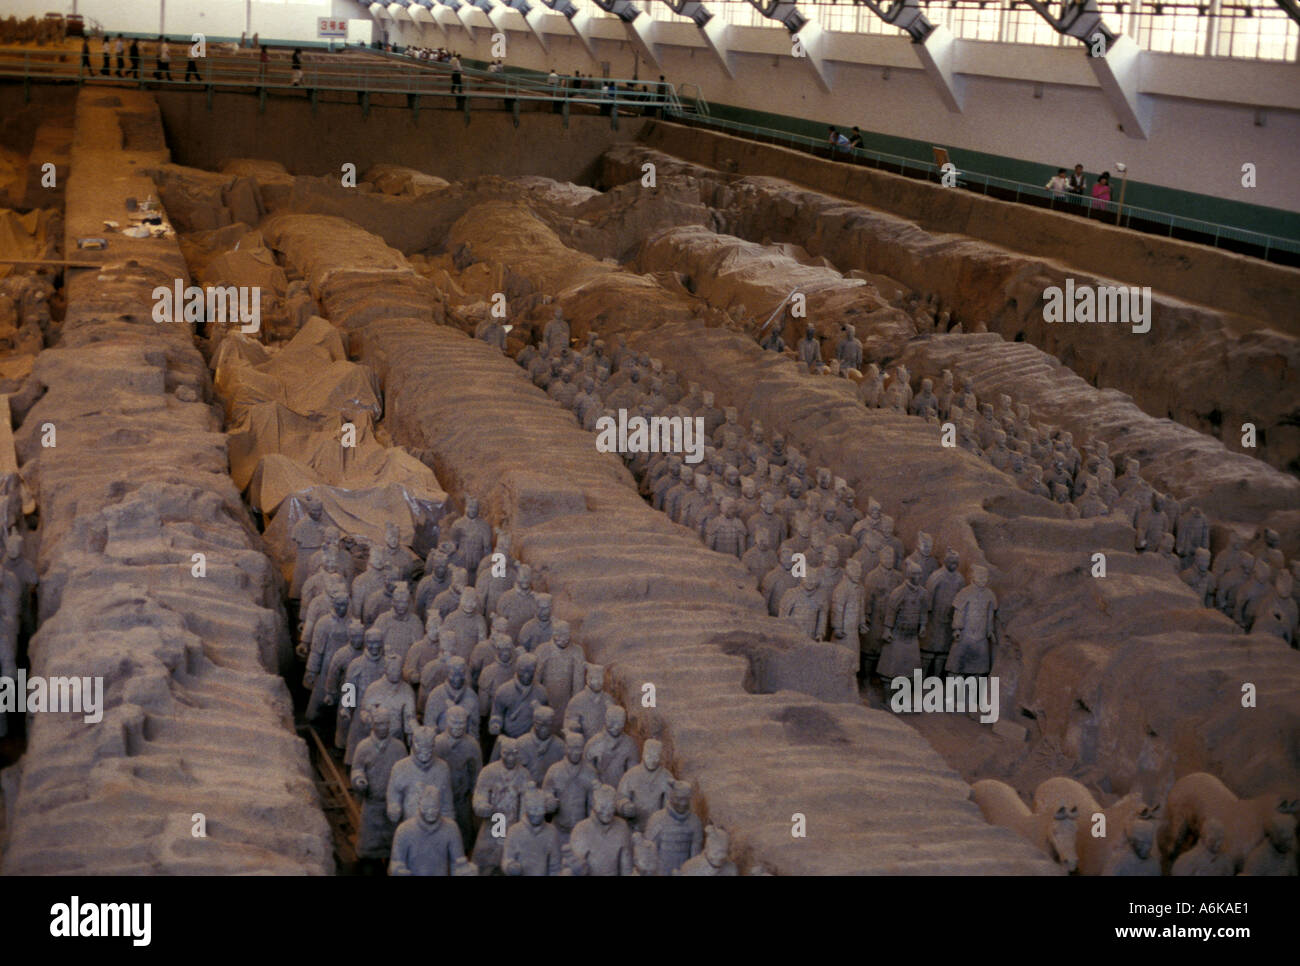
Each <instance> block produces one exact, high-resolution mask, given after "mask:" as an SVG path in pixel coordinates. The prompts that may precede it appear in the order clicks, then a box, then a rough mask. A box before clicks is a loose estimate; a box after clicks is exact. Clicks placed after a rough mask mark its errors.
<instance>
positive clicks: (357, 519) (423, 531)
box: [264, 483, 447, 581]
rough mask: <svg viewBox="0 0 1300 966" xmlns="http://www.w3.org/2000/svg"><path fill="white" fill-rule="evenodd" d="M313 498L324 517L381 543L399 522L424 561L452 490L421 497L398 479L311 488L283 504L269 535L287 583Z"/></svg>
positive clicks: (408, 543)
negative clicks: (298, 531) (361, 486)
mask: <svg viewBox="0 0 1300 966" xmlns="http://www.w3.org/2000/svg"><path fill="white" fill-rule="evenodd" d="M310 496H314V497H316V498H317V499H318V500H320V501H321V506H322V507H324V513H323V514H322V520H323V521H326V522H328V523H331V524H333V525H334V526H336V527H338V528H339V529H340V530H341V531H342V532H343V533H346V534H350V535H353V536H363V537H366V538H368V539H369V540H370V542H371V543H373V544H376V545H380V546H382V545H383V542H384V537H385V527H386V525H387V524H388V523H396V524H397V527H398V530H399V531H400V533H401V541H402V544H403V545H404V546H407V547H410V548H411V549H412V550H413V551H414V552H415V553H416V554H417V555H418V556H419V557H420V558H421V559H423V558H424V557H425V556H426V555H427V554H428V552H429V550H431V549H432V548H433V545H434V540H435V539H436V535H437V524H438V521H439V520H440V519H441V518H442V515H443V512H444V508H445V507H446V505H447V494H446V493H444V492H443V491H442V490H441V489H438V488H437V487H436V486H435V487H434V488H433V489H432V490H430V491H425V492H423V493H420V494H419V495H415V494H413V493H412V492H411V491H410V490H408V489H407V488H406V487H404V486H402V485H400V484H397V483H390V484H388V485H386V486H377V487H371V488H368V489H365V490H351V489H346V488H343V487H336V486H323V485H314V486H309V487H307V488H306V489H305V490H303V491H301V492H299V493H295V494H294V495H293V496H291V497H289V498H288V499H286V500H284V502H283V503H281V505H280V510H279V512H278V513H276V514H275V516H274V517H272V519H271V521H270V523H268V524H267V526H266V532H265V534H264V537H265V539H266V543H267V546H268V547H269V548H270V550H271V553H272V555H273V556H274V557H275V560H276V563H277V564H279V566H280V569H281V571H282V572H283V574H284V577H285V580H286V581H288V580H291V579H292V577H293V564H294V558H295V556H296V554H297V548H296V547H295V546H294V544H293V540H292V539H290V535H291V534H292V533H293V528H294V525H295V524H297V522H298V521H299V520H301V519H302V518H303V517H304V516H306V515H307V506H306V501H307V498H308V497H310Z"/></svg>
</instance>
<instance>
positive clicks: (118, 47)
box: [113, 34, 126, 77]
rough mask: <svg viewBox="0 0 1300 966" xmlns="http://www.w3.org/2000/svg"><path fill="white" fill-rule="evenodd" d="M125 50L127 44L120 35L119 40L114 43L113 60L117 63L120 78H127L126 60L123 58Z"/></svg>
mask: <svg viewBox="0 0 1300 966" xmlns="http://www.w3.org/2000/svg"><path fill="white" fill-rule="evenodd" d="M125 50H126V42H125V41H124V40H123V39H122V35H121V34H118V35H117V40H115V41H113V59H114V60H116V61H117V76H118V77H125V76H126V58H125V57H124V56H123V53H124V51H125Z"/></svg>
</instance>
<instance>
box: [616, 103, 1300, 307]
mask: <svg viewBox="0 0 1300 966" xmlns="http://www.w3.org/2000/svg"><path fill="white" fill-rule="evenodd" d="M640 140H641V141H642V142H644V143H645V144H646V145H647V146H649V147H652V148H655V149H656V150H659V151H664V152H666V153H668V154H673V155H676V156H677V157H679V158H683V159H685V160H689V161H693V162H695V163H697V164H703V165H707V166H708V167H711V168H719V169H722V168H724V167H726V166H727V162H730V161H734V162H735V164H736V166H737V167H736V169H735V170H738V171H740V172H742V173H743V174H744V175H745V176H756V175H764V176H768V177H773V178H783V179H786V180H789V181H793V182H795V183H797V184H800V185H804V186H806V187H808V188H811V189H814V190H816V191H824V192H826V193H828V194H832V195H835V196H837V197H840V198H848V199H851V200H853V201H856V202H858V203H860V204H864V205H868V206H870V207H872V208H875V209H877V210H879V211H884V212H889V213H890V214H894V215H898V216H899V217H901V218H906V219H908V220H911V221H915V222H916V223H917V224H918V225H920V226H921V227H922V228H924V229H926V230H927V231H933V232H952V233H954V234H963V235H967V236H969V237H971V238H976V239H979V240H981V241H986V242H989V243H990V244H994V245H999V246H1002V247H1005V248H1008V249H1011V250H1012V251H1017V252H1023V253H1025V254H1029V255H1037V256H1039V257H1041V258H1050V259H1054V260H1058V261H1061V262H1066V263H1068V264H1071V265H1075V266H1077V267H1078V268H1080V269H1082V270H1084V271H1089V272H1095V273H1097V274H1099V275H1105V276H1107V277H1110V278H1117V279H1122V280H1124V281H1125V282H1126V283H1127V284H1130V285H1150V286H1151V287H1152V288H1153V289H1157V290H1159V291H1163V292H1176V293H1180V294H1181V296H1182V297H1183V298H1186V299H1188V300H1189V301H1193V302H1197V303H1199V304H1202V305H1206V306H1210V307H1213V308H1217V309H1220V310H1222V311H1225V312H1229V313H1234V314H1239V315H1242V316H1245V317H1247V318H1253V319H1256V320H1265V319H1267V320H1270V324H1273V325H1277V326H1282V325H1285V326H1287V327H1288V329H1287V330H1288V331H1290V332H1296V331H1297V330H1298V327H1300V318H1297V316H1296V312H1295V309H1296V306H1297V304H1300V271H1298V270H1296V269H1292V268H1286V267H1284V266H1281V265H1274V264H1271V263H1269V262H1265V261H1261V260H1259V259H1255V258H1247V257H1245V256H1242V255H1236V254H1233V253H1231V252H1226V251H1221V250H1217V249H1213V248H1207V247H1205V246H1203V245H1194V244H1191V243H1188V242H1180V241H1176V240H1174V239H1171V238H1161V237H1159V236H1158V235H1145V234H1141V233H1139V232H1133V231H1128V230H1126V229H1120V228H1115V227H1114V226H1111V225H1103V224H1100V223H1098V222H1094V221H1088V220H1085V219H1083V218H1079V217H1075V216H1072V215H1066V214H1063V213H1058V212H1053V211H1045V210H1042V209H1039V208H1033V207H1030V206H1027V205H1018V204H1015V203H1013V202H1007V201H999V200H997V199H994V198H988V197H985V196H983V195H979V194H976V193H974V192H970V191H954V190H952V189H949V188H944V187H942V186H940V185H936V184H931V183H929V182H925V181H917V180H915V179H913V178H907V177H904V176H902V175H896V174H890V173H889V172H887V171H877V170H875V169H873V168H862V167H858V166H856V165H850V164H844V163H843V162H840V161H831V160H829V159H826V158H816V157H813V156H811V155H809V154H806V153H805V152H802V151H795V150H792V149H790V148H783V147H778V146H777V145H772V144H761V143H759V142H756V141H747V140H744V139H742V138H736V137H732V136H730V135H727V134H721V133H718V132H714V131H706V130H701V129H699V128H692V127H685V126H683V125H680V124H672V123H670V122H666V121H654V122H652V123H651V124H648V125H647V126H646V129H645V131H644V133H643V134H642V136H641V139H640Z"/></svg>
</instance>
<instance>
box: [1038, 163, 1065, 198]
mask: <svg viewBox="0 0 1300 966" xmlns="http://www.w3.org/2000/svg"><path fill="white" fill-rule="evenodd" d="M1044 187H1046V188H1047V190H1048V191H1050V192H1051V193H1052V197H1053V198H1064V197H1065V191H1066V189H1067V188H1069V187H1070V179H1069V178H1067V177H1066V176H1065V169H1064V168H1057V169H1056V174H1054V175H1053V176H1052V178H1051V180H1050V181H1048V182H1047V184H1046V185H1045V186H1044Z"/></svg>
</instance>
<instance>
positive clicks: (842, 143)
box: [827, 124, 849, 158]
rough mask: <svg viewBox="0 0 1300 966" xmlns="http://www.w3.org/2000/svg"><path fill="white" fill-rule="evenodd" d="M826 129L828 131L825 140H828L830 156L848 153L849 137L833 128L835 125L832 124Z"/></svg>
mask: <svg viewBox="0 0 1300 966" xmlns="http://www.w3.org/2000/svg"><path fill="white" fill-rule="evenodd" d="M827 130H828V131H829V132H830V134H829V135H828V137H827V140H828V141H829V142H830V146H831V157H832V158H834V157H835V155H836V154H848V153H849V139H848V138H846V137H845V136H844V135H843V134H841V133H840V132H839V131H837V130H835V125H833V124H832V125H831V126H830V127H828V128H827Z"/></svg>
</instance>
